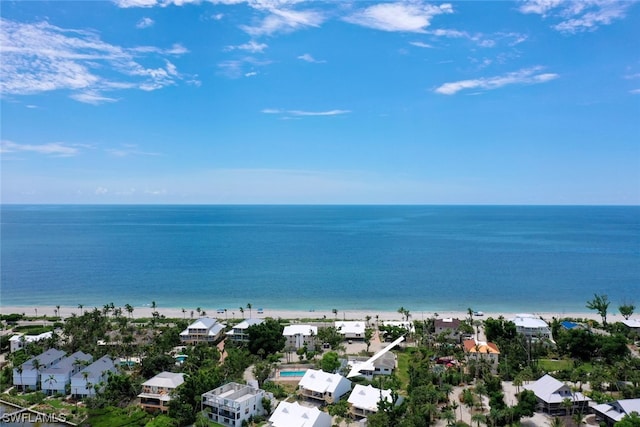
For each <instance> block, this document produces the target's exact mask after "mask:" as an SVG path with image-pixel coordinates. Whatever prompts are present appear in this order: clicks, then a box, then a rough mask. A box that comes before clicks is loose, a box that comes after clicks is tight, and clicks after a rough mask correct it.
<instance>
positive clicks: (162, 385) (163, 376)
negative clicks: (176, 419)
mask: <svg viewBox="0 0 640 427" xmlns="http://www.w3.org/2000/svg"><path fill="white" fill-rule="evenodd" d="M183 382H184V374H182V373H179V374H178V373H173V372H160V373H159V374H158V375H156V376H155V377H153V378H151V379H150V380H148V381H145V382H143V383H142V393H140V394H139V395H138V397H139V398H140V406H141V407H142V409H144V410H146V411H149V412H156V411H160V412H168V411H169V402H170V401H171V394H172V393H173V391H174V390H175V389H176V388H177V387H178V386H179V385H180V384H182V383H183Z"/></svg>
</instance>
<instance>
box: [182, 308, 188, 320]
mask: <svg viewBox="0 0 640 427" xmlns="http://www.w3.org/2000/svg"><path fill="white" fill-rule="evenodd" d="M182 318H183V319H186V318H187V310H185V309H184V307H183V308H182Z"/></svg>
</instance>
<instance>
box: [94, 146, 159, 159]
mask: <svg viewBox="0 0 640 427" xmlns="http://www.w3.org/2000/svg"><path fill="white" fill-rule="evenodd" d="M105 151H106V152H107V153H109V154H111V155H112V156H115V157H129V156H153V157H156V156H160V155H161V154H160V153H156V152H149V151H142V150H140V149H138V146H137V145H135V144H122V145H121V146H120V147H119V148H107V149H105Z"/></svg>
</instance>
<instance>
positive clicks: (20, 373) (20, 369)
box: [16, 365, 24, 391]
mask: <svg viewBox="0 0 640 427" xmlns="http://www.w3.org/2000/svg"><path fill="white" fill-rule="evenodd" d="M16 371H18V375H20V388H21V389H22V391H24V383H23V382H22V365H18V367H17V368H16Z"/></svg>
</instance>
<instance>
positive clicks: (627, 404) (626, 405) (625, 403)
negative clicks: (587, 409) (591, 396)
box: [592, 399, 640, 427]
mask: <svg viewBox="0 0 640 427" xmlns="http://www.w3.org/2000/svg"><path fill="white" fill-rule="evenodd" d="M592 409H593V412H594V413H595V414H596V421H600V422H604V423H605V424H606V425H607V427H612V426H613V425H615V423H617V422H618V421H620V420H621V419H623V418H624V417H625V416H626V415H630V414H631V413H632V412H637V413H638V414H640V399H623V400H616V401H615V402H609V403H603V404H601V405H596V406H594V407H593V408H592Z"/></svg>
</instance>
